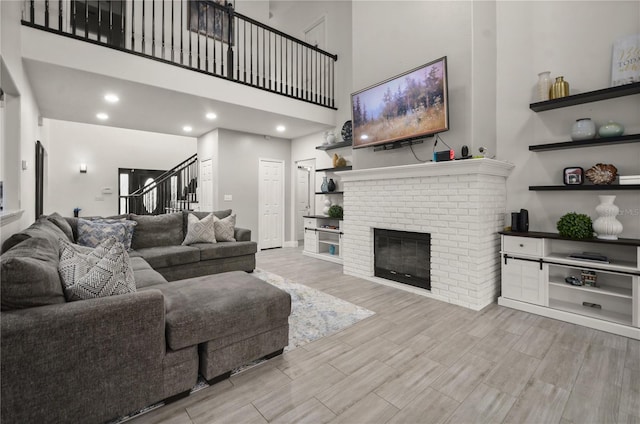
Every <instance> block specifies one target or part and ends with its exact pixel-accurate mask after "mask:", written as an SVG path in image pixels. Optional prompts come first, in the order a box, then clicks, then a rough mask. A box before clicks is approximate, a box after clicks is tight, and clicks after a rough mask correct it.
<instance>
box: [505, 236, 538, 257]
mask: <svg viewBox="0 0 640 424" xmlns="http://www.w3.org/2000/svg"><path fill="white" fill-rule="evenodd" d="M542 242H543V240H542V239H535V238H528V237H514V236H503V237H502V250H503V251H504V252H508V253H515V254H517V253H520V254H522V255H532V256H542Z"/></svg>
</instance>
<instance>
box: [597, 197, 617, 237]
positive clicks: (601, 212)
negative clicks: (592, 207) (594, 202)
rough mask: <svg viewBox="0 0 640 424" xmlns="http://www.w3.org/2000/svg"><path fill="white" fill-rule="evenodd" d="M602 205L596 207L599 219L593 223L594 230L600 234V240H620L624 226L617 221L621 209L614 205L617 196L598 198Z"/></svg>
mask: <svg viewBox="0 0 640 424" xmlns="http://www.w3.org/2000/svg"><path fill="white" fill-rule="evenodd" d="M598 197H599V198H600V204H599V205H598V206H596V212H597V213H598V218H597V219H596V220H595V221H594V223H593V230H594V231H595V232H596V233H597V234H598V238H599V239H603V240H618V235H619V234H620V233H622V224H621V223H620V221H618V220H617V219H616V216H618V212H620V208H618V207H617V206H616V205H614V204H613V201H614V200H615V199H616V196H598Z"/></svg>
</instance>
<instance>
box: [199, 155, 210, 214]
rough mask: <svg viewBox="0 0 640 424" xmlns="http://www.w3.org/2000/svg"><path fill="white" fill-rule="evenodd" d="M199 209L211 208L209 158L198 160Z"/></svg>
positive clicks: (208, 209)
mask: <svg viewBox="0 0 640 424" xmlns="http://www.w3.org/2000/svg"><path fill="white" fill-rule="evenodd" d="M199 186H200V187H199V189H200V197H199V203H200V210H201V211H212V210H213V161H212V160H211V159H207V160H203V161H202V162H200V184H199Z"/></svg>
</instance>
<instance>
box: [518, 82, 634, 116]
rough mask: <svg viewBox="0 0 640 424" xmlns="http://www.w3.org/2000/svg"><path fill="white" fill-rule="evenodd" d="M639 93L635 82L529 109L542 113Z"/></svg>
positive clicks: (545, 102) (545, 103) (532, 104)
mask: <svg viewBox="0 0 640 424" xmlns="http://www.w3.org/2000/svg"><path fill="white" fill-rule="evenodd" d="M638 93H640V82H634V83H631V84H625V85H619V86H617V87H609V88H603V89H601V90H595V91H588V92H586V93H579V94H574V95H572V96H566V97H561V98H559V99H553V100H546V101H543V102H536V103H531V104H530V105H529V108H530V109H531V110H532V111H534V112H542V111H545V110H551V109H559V108H562V107H568V106H575V105H581V104H584V103H590V102H597V101H600V100H607V99H615V98H616V97H623V96H630V95H632V94H638Z"/></svg>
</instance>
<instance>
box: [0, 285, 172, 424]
mask: <svg viewBox="0 0 640 424" xmlns="http://www.w3.org/2000/svg"><path fill="white" fill-rule="evenodd" d="M0 326H1V331H2V333H1V334H2V357H1V359H0V362H1V374H2V381H1V383H0V384H1V387H2V392H1V396H2V405H1V409H2V418H3V421H4V420H5V419H7V422H41V423H45V422H102V421H106V420H109V419H113V418H116V417H118V416H121V415H124V414H127V413H129V412H132V411H134V410H136V409H138V408H141V407H143V406H145V405H148V404H150V403H151V402H155V401H158V400H161V399H162V396H163V379H162V360H163V357H164V352H165V309H164V297H163V295H162V293H161V292H160V291H158V290H145V291H142V292H137V293H131V294H125V295H120V296H111V297H105V298H99V299H91V300H84V301H78V302H70V303H63V304H56V305H47V306H41V307H35V308H29V309H21V310H16V311H10V312H2V314H1V324H0Z"/></svg>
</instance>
